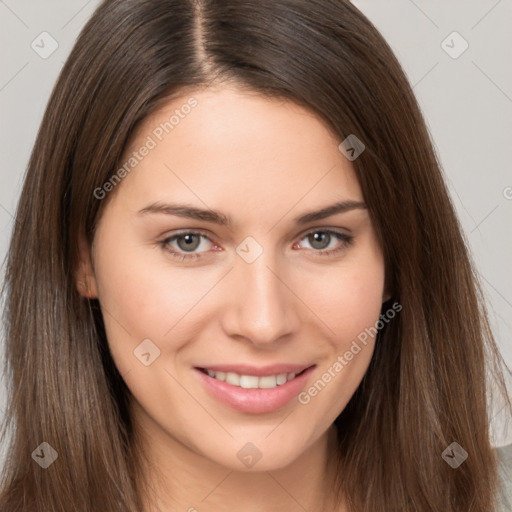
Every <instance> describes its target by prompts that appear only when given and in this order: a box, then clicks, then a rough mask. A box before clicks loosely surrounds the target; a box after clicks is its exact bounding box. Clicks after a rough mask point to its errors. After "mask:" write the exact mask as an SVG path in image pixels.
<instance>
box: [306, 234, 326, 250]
mask: <svg viewBox="0 0 512 512" xmlns="http://www.w3.org/2000/svg"><path fill="white" fill-rule="evenodd" d="M310 236H312V237H313V241H312V242H311V245H312V246H313V247H314V248H315V249H324V248H325V247H327V246H328V245H329V238H330V235H329V233H324V232H322V231H319V232H318V233H313V234H312V235H310ZM325 240H327V244H325Z"/></svg>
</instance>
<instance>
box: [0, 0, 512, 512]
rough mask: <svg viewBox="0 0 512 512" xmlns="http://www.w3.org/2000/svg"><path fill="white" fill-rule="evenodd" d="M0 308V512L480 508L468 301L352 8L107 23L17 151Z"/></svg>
mask: <svg viewBox="0 0 512 512" xmlns="http://www.w3.org/2000/svg"><path fill="white" fill-rule="evenodd" d="M6 305H7V308H6V315H5V316H6V325H7V362H8V365H9V366H8V369H9V378H10V384H11V388H10V393H11V401H10V410H9V411H8V420H9V421H10V423H9V424H12V425H15V427H16V430H15V433H14V435H13V438H12V442H11V444H10V451H9V453H8V461H7V464H6V467H5V470H4V476H3V484H2V488H1V493H0V507H1V508H2V510H3V511H4V512H12V511H29V510H30V511H43V510H44V511H47V510H63V511H64V510H73V511H81V512H82V511H83V512H86V511H97V510H102V511H136V510H143V511H144V512H146V511H153V510H160V511H171V510H172V511H174V510H189V511H194V510H199V511H206V510H212V511H213V510H233V509H243V510H247V511H259V510H261V511H267V510H283V509H284V510H309V511H334V510H336V511H343V512H345V511H346V512H348V511H375V510H386V511H388V510H389V511H391V510H400V511H408V510H411V511H413V510H414V511H432V510H434V511H441V510H442V511H443V512H445V511H447V510H450V511H454V512H455V511H461V512H462V511H464V512H466V511H468V510H472V511H475V512H484V511H485V512H488V511H489V510H495V509H496V510H498V509H497V507H498V506H500V504H499V503H498V502H497V501H496V495H497V494H499V493H500V492H502V487H500V482H499V475H498V470H499V466H498V464H497V456H496V453H495V451H494V450H493V448H492V446H491V444H490V442H489V418H488V416H489V414H490V412H489V409H488V405H487V393H488V391H489V389H490V386H491V384H492V383H493V381H487V380H486V371H487V369H488V368H489V366H490V368H491V370H493V372H494V373H493V375H494V376H496V382H497V385H498V387H499V389H500V390H501V392H502V393H503V396H504V397H505V398H506V399H507V401H508V397H507V396H506V390H505V387H504V381H503V377H502V375H501V374H500V363H499V361H500V355H499V352H498V350H497V347H496V344H495V342H494V340H493V337H492V333H491V332H490V329H489V325H488V320H487V316H486V311H485V305H484V302H483V300H482V298H481V294H480V288H479V285H478V283H477V282H476V280H475V277H474V275H473V273H472V267H471V264H470V260H469V258H468V254H467V249H466V247H465V244H464V239H463V236H462V232H461V228H460V226H459V224H458V221H457V219H456V216H455V213H454V209H453V207H452V205H451V203H450V200H449V195H448V193H447V190H446V187H445V184H444V182H443V179H442V175H441V171H440V166H439V164H438V162H437V161H436V158H435V154H434V151H433V148H432V144H431V141H430V140H429V136H428V133H427V130H426V128H425V124H424V122H423V120H422V117H421V114H420V111H419V108H418V106H417V103H416V101H415V99H414V96H413V94H412V91H411V88H410V86H409V85H408V83H407V80H406V78H405V76H404V73H403V71H402V70H401V68H400V66H399V64H398V62H397V60H396V59H395V57H394V56H393V54H392V52H391V50H390V48H389V47H388V45H387V44H386V43H385V41H384V40H383V39H382V37H381V36H380V35H379V33H378V32H377V31H376V29H375V28H374V27H373V26H372V24H371V23H370V22H369V21H368V20H367V19H366V18H365V17H364V16H363V15H362V14H361V13H360V12H359V11H358V10H357V9H356V8H355V7H354V6H352V5H351V4H350V3H348V2H343V1H325V0H316V1H305V0H304V1H298V0H287V1H285V0H283V1H280V2H256V1H236V2H233V1H223V2H211V1H210V2H208V1H197V2H193V1H192V0H190V1H176V0H148V1H145V2H140V1H137V0H114V1H106V2H104V3H103V4H102V5H101V6H100V7H99V8H98V9H97V11H96V12H95V14H94V15H93V17H92V19H91V20H90V21H89V23H88V24H87V25H86V27H85V28H84V30H83V31H82V33H81V35H80V37H79V39H78V41H77V43H76V45H75V47H74V49H73V51H72V53H71V55H70V57H69V59H68V61H67V63H66V65H65V67H64V69H63V71H62V73H61V76H60V78H59V80H58V83H57V85H56V87H55V90H54V92H53V94H52V97H51V99H50V102H49V105H48V108H47V112H46V114H45V117H44V120H43V123H42V126H41V130H40V132H39V136H38V138H37V141H36V144H35V147H34V151H33V154H32V157H31V161H30V164H29V170H28V174H27V176H26V180H25V185H24V188H23V192H22V195H21V198H20V202H19V207H18V211H17V216H16V225H15V229H14V234H13V239H12V243H11V247H10V251H9V258H8V267H7V275H6ZM508 405H509V406H510V402H509V401H508ZM28 454H31V457H29V456H28ZM502 485H503V484H501V486H502ZM501 506H502V507H503V506H504V505H503V504H502V505H501Z"/></svg>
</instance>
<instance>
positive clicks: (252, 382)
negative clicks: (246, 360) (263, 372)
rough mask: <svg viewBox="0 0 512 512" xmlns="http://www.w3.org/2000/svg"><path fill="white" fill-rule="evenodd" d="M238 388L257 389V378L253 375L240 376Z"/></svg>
mask: <svg viewBox="0 0 512 512" xmlns="http://www.w3.org/2000/svg"><path fill="white" fill-rule="evenodd" d="M240 387H242V388H245V389H255V388H257V387H258V377H255V376H253V375H241V376H240Z"/></svg>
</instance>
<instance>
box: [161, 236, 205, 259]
mask: <svg viewBox="0 0 512 512" xmlns="http://www.w3.org/2000/svg"><path fill="white" fill-rule="evenodd" d="M202 239H206V240H208V241H209V242H210V244H213V242H212V241H211V240H210V239H209V238H208V236H207V235H205V234H204V233H202V232H200V231H183V232H181V233H178V234H176V235H173V236H170V237H167V238H165V239H164V240H162V241H161V242H160V245H161V246H162V247H163V248H164V249H165V250H166V251H168V252H169V253H170V254H171V255H172V257H173V258H176V259H178V260H180V261H183V260H186V259H188V260H191V259H196V258H200V257H201V254H202V252H208V249H206V250H205V251H200V252H199V253H196V252H194V251H195V250H196V249H198V248H199V247H201V246H204V244H203V243H202ZM173 244H175V245H173ZM206 245H208V244H206ZM213 245H214V244H213Z"/></svg>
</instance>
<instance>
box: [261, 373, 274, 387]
mask: <svg viewBox="0 0 512 512" xmlns="http://www.w3.org/2000/svg"><path fill="white" fill-rule="evenodd" d="M276 386H277V377H276V376H275V375H266V376H265V377H260V382H259V387H260V388H263V389H270V388H275V387H276Z"/></svg>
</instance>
